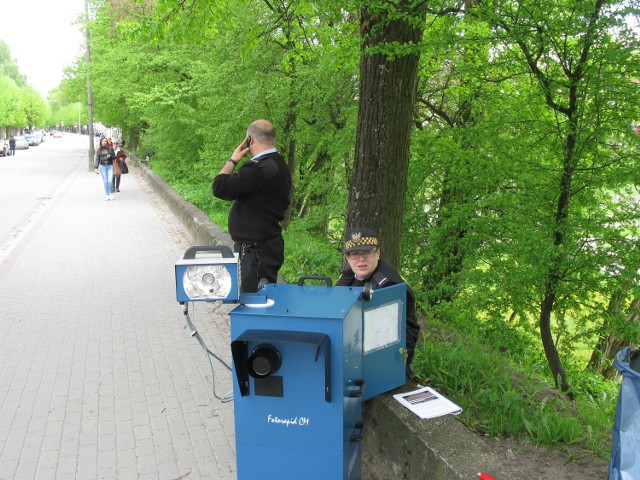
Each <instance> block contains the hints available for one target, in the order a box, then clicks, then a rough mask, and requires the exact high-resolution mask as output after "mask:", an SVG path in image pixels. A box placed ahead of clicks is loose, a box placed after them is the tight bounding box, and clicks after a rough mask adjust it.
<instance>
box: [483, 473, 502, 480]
mask: <svg viewBox="0 0 640 480" xmlns="http://www.w3.org/2000/svg"><path fill="white" fill-rule="evenodd" d="M478 478H479V479H480V480H498V479H497V478H495V477H492V476H491V475H489V474H488V473H484V472H481V473H479V474H478Z"/></svg>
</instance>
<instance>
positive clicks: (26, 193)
mask: <svg viewBox="0 0 640 480" xmlns="http://www.w3.org/2000/svg"><path fill="white" fill-rule="evenodd" d="M83 144H84V145H86V147H87V150H86V152H87V155H88V149H89V138H88V137H87V136H80V135H75V134H63V137H62V138H53V137H50V136H49V137H47V140H46V141H45V142H43V143H41V144H40V145H38V146H36V147H29V149H28V150H17V151H16V155H15V156H10V157H0V205H2V207H1V208H2V215H0V260H1V259H2V258H3V256H4V255H6V254H7V252H8V251H9V250H10V249H11V248H12V246H13V245H15V243H16V240H17V238H18V237H19V236H20V235H22V234H23V233H24V232H25V231H26V230H28V228H29V227H30V225H32V224H33V221H34V220H35V218H37V216H38V214H39V213H41V212H42V211H43V210H44V209H45V208H46V206H47V204H48V203H49V202H50V201H51V200H52V199H53V198H54V197H55V194H56V192H58V191H60V190H61V189H64V188H65V186H66V185H67V181H68V178H69V171H70V169H75V168H76V167H77V165H78V161H79V159H80V158H81V157H82V156H83V154H82V150H79V149H78V146H81V145H83ZM88 168H89V160H88V156H87V169H88Z"/></svg>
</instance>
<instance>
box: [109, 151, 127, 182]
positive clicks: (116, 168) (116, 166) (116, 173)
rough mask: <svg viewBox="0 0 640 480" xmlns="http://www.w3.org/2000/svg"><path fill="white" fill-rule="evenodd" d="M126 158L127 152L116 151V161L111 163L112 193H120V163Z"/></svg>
mask: <svg viewBox="0 0 640 480" xmlns="http://www.w3.org/2000/svg"><path fill="white" fill-rule="evenodd" d="M126 158H127V152H125V151H124V150H118V151H117V152H116V161H115V162H114V163H113V188H112V190H113V191H114V192H120V177H121V176H122V162H124V161H125V159H126Z"/></svg>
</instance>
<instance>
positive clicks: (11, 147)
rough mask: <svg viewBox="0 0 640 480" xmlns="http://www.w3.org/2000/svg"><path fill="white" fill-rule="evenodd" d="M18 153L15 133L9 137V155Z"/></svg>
mask: <svg viewBox="0 0 640 480" xmlns="http://www.w3.org/2000/svg"><path fill="white" fill-rule="evenodd" d="M15 154H16V139H15V137H14V136H13V135H11V138H10V139H9V155H15Z"/></svg>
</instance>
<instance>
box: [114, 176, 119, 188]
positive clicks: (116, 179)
mask: <svg viewBox="0 0 640 480" xmlns="http://www.w3.org/2000/svg"><path fill="white" fill-rule="evenodd" d="M116 190H120V175H114V176H113V191H114V192H115V191H116Z"/></svg>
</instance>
